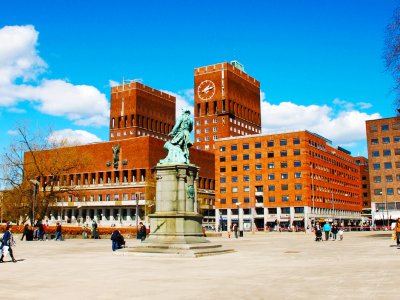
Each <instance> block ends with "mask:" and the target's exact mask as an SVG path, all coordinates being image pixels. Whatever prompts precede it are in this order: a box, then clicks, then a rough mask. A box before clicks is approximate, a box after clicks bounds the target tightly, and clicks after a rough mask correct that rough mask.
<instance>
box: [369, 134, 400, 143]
mask: <svg viewBox="0 0 400 300" xmlns="http://www.w3.org/2000/svg"><path fill="white" fill-rule="evenodd" d="M399 142H400V136H394V137H393V143H399ZM378 144H379V139H378V138H372V139H371V145H378ZM382 144H390V137H388V136H386V137H382Z"/></svg>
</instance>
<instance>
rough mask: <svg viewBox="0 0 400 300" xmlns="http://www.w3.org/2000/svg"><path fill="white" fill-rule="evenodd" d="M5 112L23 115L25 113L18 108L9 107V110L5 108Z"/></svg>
mask: <svg viewBox="0 0 400 300" xmlns="http://www.w3.org/2000/svg"><path fill="white" fill-rule="evenodd" d="M7 111H8V112H12V113H15V114H24V113H26V110H25V109H22V108H18V107H10V108H7Z"/></svg>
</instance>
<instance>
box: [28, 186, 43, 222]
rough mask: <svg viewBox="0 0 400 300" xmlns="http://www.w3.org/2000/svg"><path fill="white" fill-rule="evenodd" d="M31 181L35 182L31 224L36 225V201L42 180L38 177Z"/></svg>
mask: <svg viewBox="0 0 400 300" xmlns="http://www.w3.org/2000/svg"><path fill="white" fill-rule="evenodd" d="M29 181H30V182H31V183H32V184H33V202H32V220H31V224H32V227H33V226H35V202H36V197H37V190H38V187H39V184H40V182H39V181H38V180H36V179H30V180H29Z"/></svg>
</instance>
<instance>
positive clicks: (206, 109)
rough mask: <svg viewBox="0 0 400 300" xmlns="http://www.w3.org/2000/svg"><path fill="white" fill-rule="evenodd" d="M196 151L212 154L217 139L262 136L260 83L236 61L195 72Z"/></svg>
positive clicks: (199, 69)
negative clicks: (260, 134)
mask: <svg viewBox="0 0 400 300" xmlns="http://www.w3.org/2000/svg"><path fill="white" fill-rule="evenodd" d="M194 122H195V134H194V137H195V143H194V145H195V147H196V149H198V150H206V151H214V142H215V141H216V140H218V139H220V138H225V137H232V136H242V135H251V134H259V133H261V110H260V83H259V82H258V81H257V80H256V79H254V78H253V77H251V76H249V75H248V74H246V73H245V72H244V68H243V66H242V65H241V64H239V63H238V62H236V61H233V62H231V63H227V62H224V63H219V64H215V65H210V66H205V67H201V68H196V69H195V70H194Z"/></svg>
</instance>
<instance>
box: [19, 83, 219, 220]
mask: <svg viewBox="0 0 400 300" xmlns="http://www.w3.org/2000/svg"><path fill="white" fill-rule="evenodd" d="M174 123H175V97H173V96H171V95H168V94H166V93H163V92H160V91H157V90H155V89H153V88H150V87H147V86H145V85H143V84H141V83H138V82H133V83H130V84H125V85H122V86H117V87H113V88H112V90H111V110H110V141H109V142H102V143H94V144H88V145H82V146H76V147H74V148H75V150H76V153H77V155H79V153H85V154H87V155H88V157H89V160H88V163H87V164H86V165H85V166H84V167H83V168H80V169H75V170H71V171H70V172H69V173H68V174H63V175H62V176H60V178H57V179H56V180H57V186H58V187H59V188H61V189H62V187H65V186H68V187H69V189H68V190H70V192H68V193H63V194H61V195H60V197H59V198H58V199H56V203H55V205H54V207H53V208H52V209H51V211H50V215H49V216H48V217H49V218H50V219H51V220H53V221H55V220H63V221H66V222H70V223H72V224H82V223H83V222H88V221H91V220H92V219H95V220H97V221H98V222H100V223H101V224H103V225H104V224H106V225H111V224H115V225H116V226H118V225H131V224H135V223H136V222H137V221H138V220H144V219H146V218H145V216H146V215H148V214H149V213H150V212H151V211H154V195H155V178H154V167H155V166H156V164H157V163H158V161H159V160H160V159H163V158H165V156H166V155H167V152H166V150H165V149H164V148H163V146H164V143H165V140H167V134H168V133H169V132H170V131H171V130H172V127H173V125H174ZM116 149H118V150H116ZM55 151H63V149H53V150H48V151H44V153H45V155H49V156H52V155H54V154H53V153H54V152H55ZM114 151H115V152H114ZM29 159H30V155H29V153H26V154H25V163H26V165H27V163H29ZM190 161H191V163H194V164H196V165H197V166H199V167H200V171H199V179H198V182H197V184H198V206H199V209H200V211H201V210H204V209H209V208H213V205H214V188H215V187H214V155H213V154H212V153H209V152H205V151H200V150H196V149H192V150H191V152H190ZM52 180H54V179H53V178H51V177H50V176H44V177H43V178H40V183H41V184H40V187H41V188H43V186H45V183H46V182H49V181H52ZM62 190H65V189H62ZM136 215H137V216H138V218H137V219H136ZM208 215H209V213H208ZM206 221H207V220H206Z"/></svg>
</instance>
